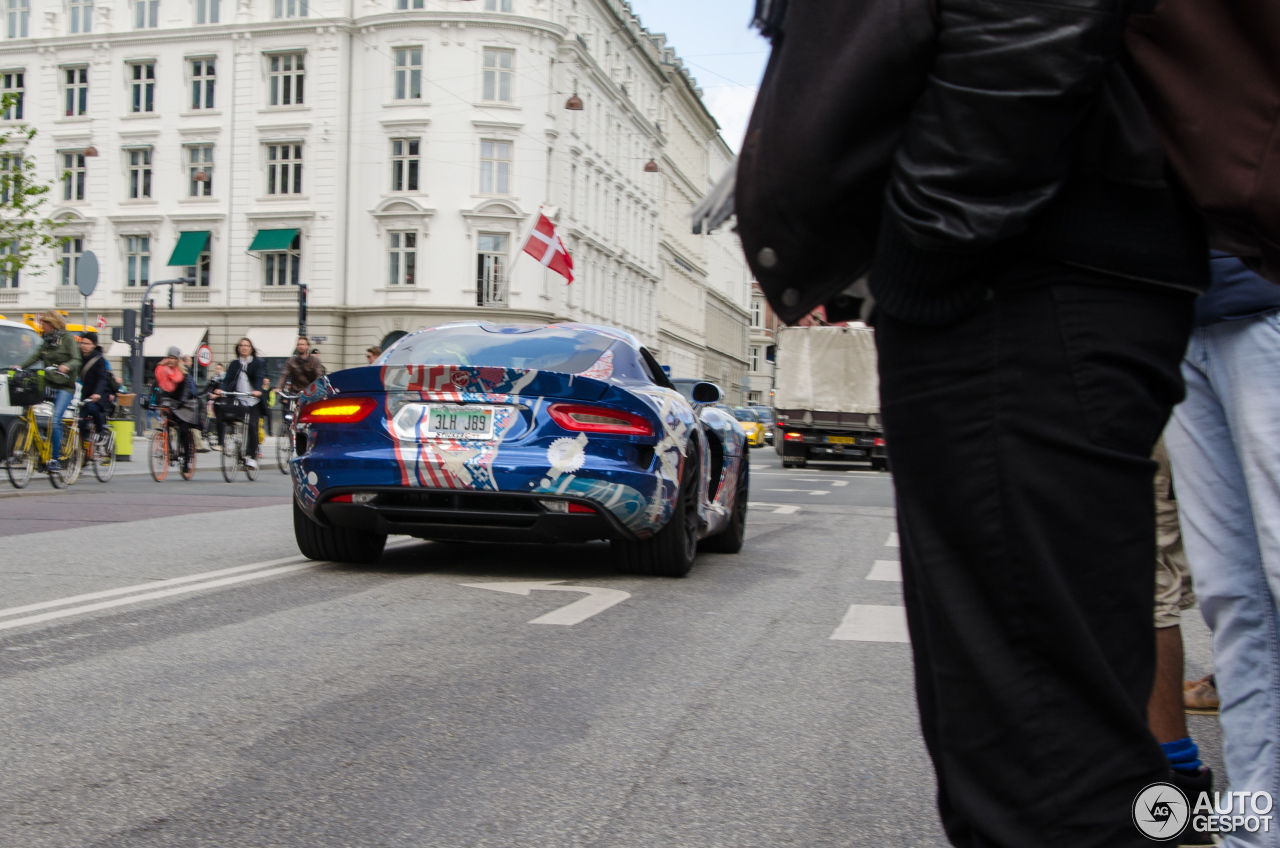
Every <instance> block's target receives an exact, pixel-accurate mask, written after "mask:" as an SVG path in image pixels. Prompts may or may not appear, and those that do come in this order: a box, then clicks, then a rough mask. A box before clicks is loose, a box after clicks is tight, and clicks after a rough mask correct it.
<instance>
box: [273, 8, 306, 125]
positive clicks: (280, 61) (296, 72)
mask: <svg viewBox="0 0 1280 848" xmlns="http://www.w3.org/2000/svg"><path fill="white" fill-rule="evenodd" d="M277 2H279V0H277ZM305 55H306V54H304V53H279V54H277V55H275V56H272V57H271V70H270V72H269V73H268V74H267V76H268V79H269V80H270V86H271V105H272V106H300V105H302V84H303V82H304V80H305V78H306V70H305V68H304V67H303V63H302V60H303V58H304V57H305Z"/></svg>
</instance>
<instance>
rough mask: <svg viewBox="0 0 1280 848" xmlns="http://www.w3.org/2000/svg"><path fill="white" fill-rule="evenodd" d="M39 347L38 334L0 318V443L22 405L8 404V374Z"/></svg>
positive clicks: (3, 441) (2, 442) (5, 436)
mask: <svg viewBox="0 0 1280 848" xmlns="http://www.w3.org/2000/svg"><path fill="white" fill-rule="evenodd" d="M38 347H40V334H39V333H37V332H36V331H35V330H33V329H31V328H30V327H28V326H27V325H26V324H22V323H19V322H17V321H8V320H5V319H3V318H0V445H4V444H6V442H5V439H7V438H8V436H9V428H10V427H12V426H13V422H14V421H15V420H16V419H18V418H19V417H20V416H21V415H22V412H23V410H22V407H20V406H11V405H10V404H9V376H8V372H9V371H10V370H11V369H14V368H17V367H18V366H19V365H21V364H22V362H23V360H25V359H26V358H27V357H28V356H30V355H31V354H32V352H34V351H35V350H36V349H37V348H38Z"/></svg>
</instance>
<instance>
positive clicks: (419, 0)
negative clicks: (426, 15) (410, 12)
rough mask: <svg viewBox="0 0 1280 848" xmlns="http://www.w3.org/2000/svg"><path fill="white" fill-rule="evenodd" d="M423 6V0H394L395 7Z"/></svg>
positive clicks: (414, 7)
mask: <svg viewBox="0 0 1280 848" xmlns="http://www.w3.org/2000/svg"><path fill="white" fill-rule="evenodd" d="M424 6H425V0H396V8H397V9H402V10H403V9H421V8H423V7H424Z"/></svg>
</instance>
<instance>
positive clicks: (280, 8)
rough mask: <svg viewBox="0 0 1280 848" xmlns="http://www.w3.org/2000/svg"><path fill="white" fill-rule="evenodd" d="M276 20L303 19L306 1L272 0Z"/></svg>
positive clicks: (305, 13)
mask: <svg viewBox="0 0 1280 848" xmlns="http://www.w3.org/2000/svg"><path fill="white" fill-rule="evenodd" d="M274 3H275V16H276V17H277V18H305V17H306V16H307V0H274Z"/></svg>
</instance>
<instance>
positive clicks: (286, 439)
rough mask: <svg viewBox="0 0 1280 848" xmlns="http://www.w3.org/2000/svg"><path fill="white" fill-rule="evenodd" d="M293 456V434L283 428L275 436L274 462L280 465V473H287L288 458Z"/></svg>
mask: <svg viewBox="0 0 1280 848" xmlns="http://www.w3.org/2000/svg"><path fill="white" fill-rule="evenodd" d="M292 458H293V434H292V433H291V432H290V431H289V430H285V431H284V432H283V433H281V434H280V435H278V436H276V462H277V463H278V464H279V465H280V473H281V474H288V473H289V460H290V459H292Z"/></svg>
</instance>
